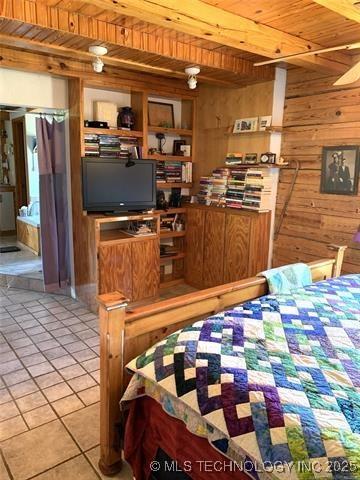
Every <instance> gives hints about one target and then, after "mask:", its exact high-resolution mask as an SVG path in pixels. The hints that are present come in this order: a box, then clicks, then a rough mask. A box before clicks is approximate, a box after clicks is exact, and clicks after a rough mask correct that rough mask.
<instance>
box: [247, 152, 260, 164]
mask: <svg viewBox="0 0 360 480" xmlns="http://www.w3.org/2000/svg"><path fill="white" fill-rule="evenodd" d="M257 161H258V155H257V153H245V159H244V163H253V164H255V163H257Z"/></svg>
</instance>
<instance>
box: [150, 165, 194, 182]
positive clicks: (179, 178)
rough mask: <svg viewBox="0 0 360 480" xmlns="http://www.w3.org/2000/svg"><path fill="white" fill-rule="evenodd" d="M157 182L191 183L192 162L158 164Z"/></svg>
mask: <svg viewBox="0 0 360 480" xmlns="http://www.w3.org/2000/svg"><path fill="white" fill-rule="evenodd" d="M156 180H157V181H158V182H167V183H191V182H192V163H191V162H161V161H160V162H157V166H156Z"/></svg>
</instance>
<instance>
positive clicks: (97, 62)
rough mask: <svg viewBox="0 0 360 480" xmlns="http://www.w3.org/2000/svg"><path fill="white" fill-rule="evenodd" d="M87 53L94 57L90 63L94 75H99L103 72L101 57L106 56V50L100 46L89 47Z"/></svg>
mask: <svg viewBox="0 0 360 480" xmlns="http://www.w3.org/2000/svg"><path fill="white" fill-rule="evenodd" d="M89 52H90V53H92V54H93V55H95V57H96V58H95V59H94V61H93V62H92V66H93V69H94V71H95V72H96V73H101V72H102V71H103V67H104V62H103V61H102V59H101V57H103V56H104V55H106V54H107V52H108V51H107V48H106V47H101V46H100V45H91V46H90V47H89Z"/></svg>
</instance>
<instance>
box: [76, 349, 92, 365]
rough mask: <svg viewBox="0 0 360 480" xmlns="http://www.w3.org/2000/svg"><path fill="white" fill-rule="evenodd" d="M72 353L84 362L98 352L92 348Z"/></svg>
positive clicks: (79, 360)
mask: <svg viewBox="0 0 360 480" xmlns="http://www.w3.org/2000/svg"><path fill="white" fill-rule="evenodd" d="M72 355H73V356H74V358H76V360H77V361H78V362H84V361H85V360H90V359H91V358H94V357H96V353H94V351H93V350H91V349H90V348H87V349H86V350H80V352H74V353H73V354H72Z"/></svg>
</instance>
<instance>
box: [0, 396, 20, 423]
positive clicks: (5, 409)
mask: <svg viewBox="0 0 360 480" xmlns="http://www.w3.org/2000/svg"><path fill="white" fill-rule="evenodd" d="M17 415H20V412H19V410H18V408H17V406H16V404H15V402H13V401H12V400H10V402H7V403H3V404H2V405H1V407H0V422H2V421H3V420H8V419H9V418H12V417H16V416H17ZM0 428H1V427H0Z"/></svg>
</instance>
